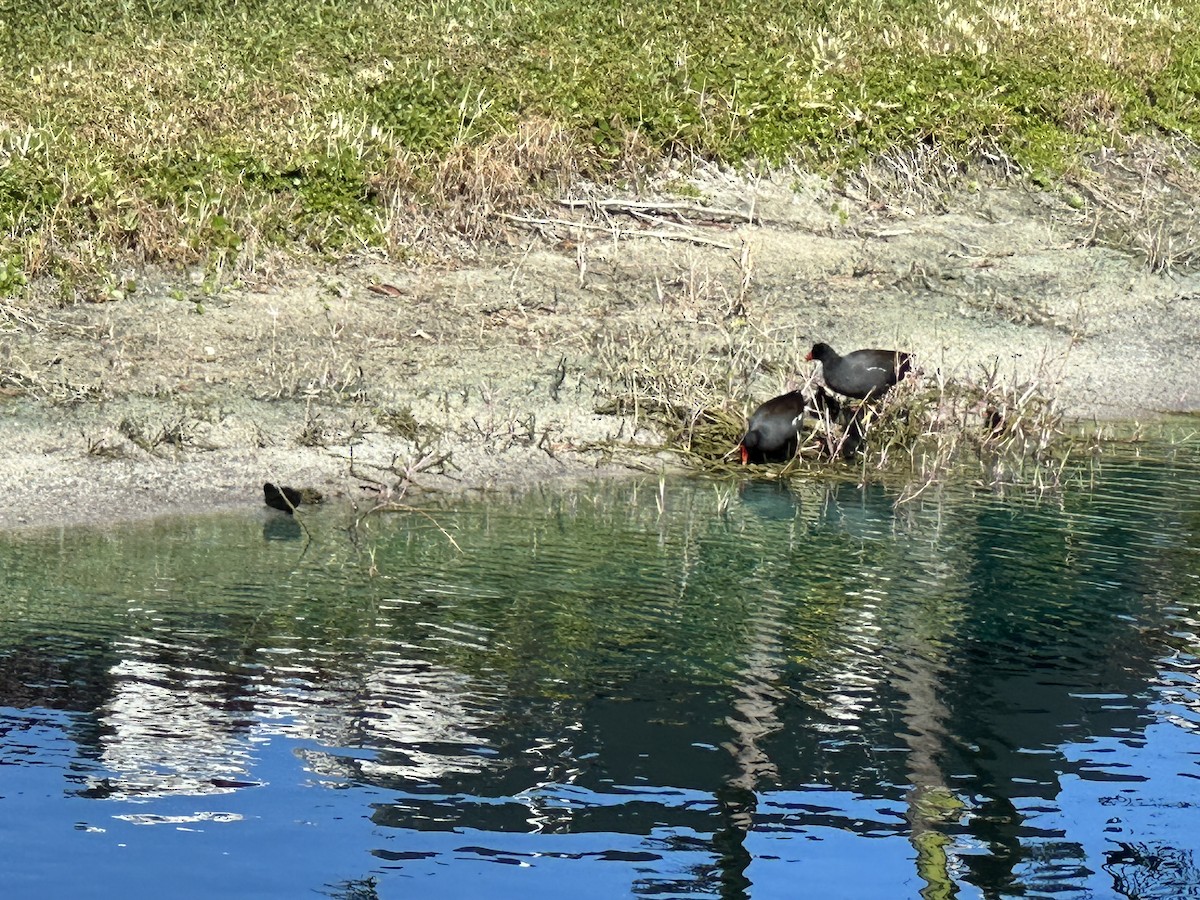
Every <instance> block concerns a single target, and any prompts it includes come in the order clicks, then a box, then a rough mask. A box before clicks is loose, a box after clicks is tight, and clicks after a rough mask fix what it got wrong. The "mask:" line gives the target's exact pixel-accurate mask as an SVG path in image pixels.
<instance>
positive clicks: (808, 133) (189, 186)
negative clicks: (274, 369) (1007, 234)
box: [0, 0, 1200, 296]
mask: <svg viewBox="0 0 1200 900" xmlns="http://www.w3.org/2000/svg"><path fill="white" fill-rule="evenodd" d="M1198 97H1200V3H1197V2H1195V0H1190V2H1189V0H1167V2H1161V3H1152V2H1145V0H1041V2H1036V3H1035V2H1030V0H1019V2H1007V0H1005V2H993V3H987V2H967V0H943V2H940V3H935V2H925V0H843V2H839V3H829V2H822V3H817V2H811V0H809V2H797V3H787V4H783V3H777V2H765V0H740V2H733V0H693V2H682V3H681V2H678V0H671V2H662V0H647V2H644V3H640V4H599V3H597V4H588V3H563V2H553V0H527V2H500V0H457V2H421V3H414V2H405V0H392V2H388V0H346V2H341V0H338V2H334V0H325V2H317V0H314V2H307V3H304V2H296V0H289V2H284V0H257V2H246V0H241V2H239V0H137V2H134V0H83V2H74V0H72V2H66V0H50V2H47V0H7V2H6V3H5V4H4V8H3V10H2V14H0V261H3V262H2V263H0V295H3V294H5V293H14V292H17V291H20V290H22V289H24V287H25V285H26V284H27V281H28V279H30V278H33V277H36V276H42V275H47V274H50V275H54V276H57V278H58V279H59V281H60V283H61V284H62V285H63V287H64V292H65V293H66V294H67V295H68V296H70V295H72V293H73V292H74V290H75V289H76V287H78V288H79V290H80V291H81V292H82V295H83V296H88V287H87V286H88V285H91V284H95V283H100V282H102V281H103V280H104V279H106V278H111V273H112V272H114V271H115V270H117V269H119V268H120V267H122V266H127V265H131V264H133V265H137V264H142V263H158V264H167V265H196V264H202V265H206V266H209V267H213V268H223V267H225V266H229V265H236V266H247V265H252V264H253V262H254V260H256V259H258V258H260V256H261V253H262V252H263V251H264V250H265V249H268V248H283V249H285V250H290V251H300V252H316V253H324V254H332V255H337V254H343V253H346V252H353V251H355V250H357V249H361V248H364V247H371V248H381V249H383V250H384V251H387V252H389V253H393V254H398V255H399V254H403V253H405V252H406V250H407V249H408V247H409V246H410V245H411V242H412V240H413V235H414V234H415V233H417V231H418V230H419V229H418V225H417V223H418V222H425V221H428V219H429V218H430V217H433V218H434V219H435V220H436V221H438V222H440V223H441V224H442V225H444V226H446V227H448V228H451V229H458V230H460V231H464V232H466V233H468V234H469V235H472V236H478V235H479V234H481V233H485V232H486V230H487V228H486V225H487V219H488V216H489V214H490V212H491V210H492V209H494V208H503V207H505V206H506V205H512V204H514V203H518V202H520V201H522V200H523V199H526V198H528V197H530V196H535V195H537V193H538V192H539V191H545V190H546V189H548V188H552V187H555V186H557V185H559V184H560V183H561V181H562V180H563V179H569V178H570V177H574V176H576V175H578V174H584V175H587V176H589V177H593V178H600V179H604V178H620V177H622V176H623V175H626V174H628V173H629V171H630V169H631V168H634V167H638V166H647V165H649V166H653V165H655V164H656V162H657V161H658V160H661V159H663V158H683V159H700V160H710V161H716V162H721V163H729V164H738V163H744V162H747V161H756V162H766V163H770V164H780V163H784V162H795V163H798V164H800V165H803V166H807V167H814V168H818V169H821V170H823V171H828V172H837V171H848V170H852V169H853V168H855V167H857V166H859V165H860V164H862V163H863V162H865V161H867V160H869V159H871V158H873V157H877V156H879V155H880V154H886V153H889V152H893V151H896V150H901V151H903V150H907V149H911V148H914V147H919V146H934V147H937V148H939V149H941V150H943V151H945V152H948V153H950V154H951V155H952V156H953V157H955V158H958V159H961V160H963V161H964V162H967V163H969V162H971V161H972V160H974V159H976V158H978V157H979V155H980V154H983V153H990V154H997V153H998V154H1003V155H1004V156H1005V157H1007V158H1008V159H1010V160H1012V161H1014V162H1015V163H1016V164H1017V165H1018V166H1020V167H1021V168H1022V169H1023V170H1024V171H1026V172H1027V173H1029V174H1030V175H1033V176H1035V177H1042V176H1044V175H1046V174H1049V175H1051V176H1053V175H1054V174H1055V173H1059V172H1062V171H1064V170H1066V169H1068V168H1070V167H1071V166H1072V165H1075V163H1076V161H1077V160H1078V158H1079V154H1081V153H1082V152H1085V151H1087V150H1090V149H1093V148H1096V147H1099V146H1102V145H1111V144H1114V143H1119V142H1120V141H1121V140H1122V139H1124V137H1126V136H1128V135H1131V134H1137V133H1144V132H1147V131H1150V132H1165V133H1167V134H1178V135H1184V136H1187V137H1189V138H1191V139H1200V99H1198Z"/></svg>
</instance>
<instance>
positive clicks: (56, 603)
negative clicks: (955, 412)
mask: <svg viewBox="0 0 1200 900" xmlns="http://www.w3.org/2000/svg"><path fill="white" fill-rule="evenodd" d="M723 490H726V488H722V487H715V486H714V485H712V484H710V483H707V482H703V481H693V480H685V479H678V480H672V481H669V482H667V483H666V485H665V486H664V489H663V492H662V496H661V497H660V496H659V486H658V483H657V482H652V483H644V484H640V485H630V484H628V483H626V484H601V485H595V486H591V487H588V488H585V489H582V490H578V491H574V492H562V491H559V490H547V491H544V492H540V493H536V494H534V495H532V496H529V497H527V498H524V499H522V500H519V501H516V502H493V503H490V504H477V505H464V506H462V507H458V508H452V509H437V510H433V511H432V518H427V517H425V516H422V515H418V514H397V515H393V516H390V517H388V518H382V519H374V520H372V521H370V522H369V523H368V525H367V526H366V527H365V528H362V529H359V530H358V531H357V532H349V531H347V530H346V528H345V526H346V524H347V519H346V517H345V515H344V514H343V513H339V512H336V511H332V510H329V511H319V512H317V513H314V514H313V515H312V516H310V517H309V519H308V522H309V528H310V531H311V532H312V534H311V541H309V540H307V539H306V538H305V535H304V534H303V533H302V532H301V531H300V530H299V528H298V527H297V526H295V524H294V523H292V522H290V521H289V520H287V519H286V518H284V517H282V516H279V515H276V514H274V513H270V512H268V511H265V510H264V511H263V512H262V513H258V512H255V513H253V514H248V515H246V516H240V517H238V516H233V517H228V516H227V517H208V518H196V519H188V520H181V521H176V522H171V523H166V524H161V523H160V524H158V525H155V526H153V527H148V526H137V527H122V528H113V529H107V530H86V529H71V530H65V531H60V532H54V533H46V532H41V533H26V534H16V535H3V536H0V559H2V562H3V584H2V587H0V690H2V694H0V860H3V862H2V864H0V896H3V897H5V898H25V897H30V898H32V897H38V898H41V897H72V898H87V897H98V898H100V897H102V898H110V897H116V896H120V897H126V898H138V897H155V898H158V897H164V896H169V897H173V898H190V897H197V898H201V897H203V898H208V897H214V896H237V897H263V898H276V897H278V898H293V897H303V896H322V895H323V896H331V897H344V898H373V897H380V898H401V897H404V898H407V897H420V898H452V897H463V898H466V897H471V898H476V897H488V898H506V897H513V898H542V897H546V898H551V897H553V898H558V897H570V898H572V900H583V898H614V897H628V896H642V895H645V896H653V897H657V898H665V897H685V896H686V897H689V898H694V897H727V898H740V897H751V898H758V900H762V898H774V897H796V896H801V897H807V896H811V897H820V898H854V900H861V898H887V900H895V898H908V897H912V898H916V897H924V898H927V900H929V898H950V897H962V898H969V897H988V898H992V897H1007V896H1025V897H1051V896H1053V897H1067V898H1081V900H1082V898H1093V897H1128V898H1133V897H1137V898H1152V897H1158V898H1186V897H1200V871H1198V870H1197V858H1196V853H1197V849H1198V847H1200V837H1197V836H1196V829H1195V822H1196V821H1198V820H1200V819H1198V818H1197V811H1196V809H1195V806H1196V805H1197V803H1200V784H1198V779H1200V735H1198V734H1197V728H1198V726H1200V691H1198V689H1197V688H1198V686H1197V671H1198V666H1200V661H1198V657H1197V654H1198V650H1200V638H1198V637H1197V633H1198V632H1200V448H1198V447H1197V446H1196V445H1194V444H1193V445H1191V446H1184V447H1182V448H1179V447H1176V448H1174V449H1171V448H1143V455H1142V456H1141V458H1137V457H1135V456H1134V455H1133V454H1126V455H1125V458H1121V459H1113V460H1110V461H1109V462H1108V463H1107V465H1106V466H1105V467H1104V469H1103V472H1102V474H1101V476H1100V478H1099V480H1098V481H1097V482H1096V483H1095V484H1094V485H1089V486H1086V487H1082V486H1080V487H1073V488H1070V489H1068V490H1066V491H1064V492H1063V493H1061V494H1058V495H1047V496H1044V497H1042V498H1041V499H1031V498H1028V497H1009V498H1004V497H998V496H995V495H991V494H988V493H979V494H974V493H972V492H970V491H968V490H966V489H943V490H938V491H935V490H932V489H931V490H930V491H927V492H926V493H925V494H922V495H921V496H920V497H919V498H917V499H916V500H915V501H912V502H910V503H906V504H901V505H897V504H896V503H895V501H894V497H893V496H892V495H890V494H889V493H888V492H887V491H885V490H884V489H882V488H878V487H872V488H867V489H865V490H860V489H859V488H857V487H856V486H854V485H829V484H818V483H806V484H800V485H796V486H794V487H793V489H791V490H785V489H780V488H778V487H777V486H774V485H770V484H754V483H751V484H746V485H743V486H742V487H741V489H740V490H737V491H735V492H734V493H733V494H732V496H731V497H729V498H723V497H722V493H721V492H722V491H723ZM723 499H728V500H729V503H728V509H727V511H725V512H724V513H722V511H721V507H722V502H723ZM660 503H662V505H663V510H662V511H661V513H660V510H659V505H660ZM440 529H445V530H446V531H447V532H449V533H450V534H451V535H452V536H453V538H454V541H455V542H456V543H457V548H456V546H455V544H454V543H451V541H449V540H448V539H447V537H446V536H445V534H443V532H442V531H441V530H440Z"/></svg>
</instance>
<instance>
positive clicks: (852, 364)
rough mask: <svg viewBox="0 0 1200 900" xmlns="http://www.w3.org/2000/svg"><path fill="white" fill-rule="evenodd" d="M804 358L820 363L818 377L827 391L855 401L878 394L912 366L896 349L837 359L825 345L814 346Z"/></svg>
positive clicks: (905, 356)
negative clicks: (822, 380)
mask: <svg viewBox="0 0 1200 900" xmlns="http://www.w3.org/2000/svg"><path fill="white" fill-rule="evenodd" d="M805 358H806V359H808V360H814V359H815V360H817V362H819V363H820V364H821V376H822V377H823V378H824V379H825V384H826V386H827V387H828V388H829V389H830V390H833V391H837V393H839V394H842V395H843V396H845V397H855V398H857V399H859V400H863V399H866V398H867V397H878V396H880V395H882V394H883V393H884V392H885V391H887V389H888V388H890V387H891V386H892V385H893V384H895V383H896V382H897V381H899V380H900V379H901V378H903V377H904V376H905V375H907V374H908V370H909V368H910V367H911V365H912V357H911V356H909V354H907V353H903V352H901V351H899V350H855V351H854V352H853V353H847V354H846V355H845V356H838V354H837V351H836V350H834V349H833V348H832V347H830V346H829V345H828V344H814V345H813V348H812V350H811V351H810V352H809V354H808V356H807V357H805Z"/></svg>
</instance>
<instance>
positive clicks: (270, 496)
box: [263, 481, 304, 516]
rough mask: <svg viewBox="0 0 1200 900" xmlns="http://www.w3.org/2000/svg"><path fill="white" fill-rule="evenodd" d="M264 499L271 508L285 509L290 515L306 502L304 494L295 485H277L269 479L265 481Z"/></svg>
mask: <svg viewBox="0 0 1200 900" xmlns="http://www.w3.org/2000/svg"><path fill="white" fill-rule="evenodd" d="M263 501H264V502H265V503H266V504H267V506H269V507H271V509H280V510H283V511H284V512H285V513H287V514H288V515H289V516H290V515H291V514H292V512H293V510H295V508H296V507H297V506H299V505H300V504H301V503H303V502H304V494H303V493H301V492H300V491H299V490H297V489H296V488H294V487H285V486H282V485H281V486H279V487H276V486H275V485H273V484H271V482H269V481H267V482H264V483H263Z"/></svg>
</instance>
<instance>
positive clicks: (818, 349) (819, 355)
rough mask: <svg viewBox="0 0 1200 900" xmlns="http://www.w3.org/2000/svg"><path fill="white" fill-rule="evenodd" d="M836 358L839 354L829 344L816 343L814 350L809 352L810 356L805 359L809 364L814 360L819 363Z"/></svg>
mask: <svg viewBox="0 0 1200 900" xmlns="http://www.w3.org/2000/svg"><path fill="white" fill-rule="evenodd" d="M835 356H837V354H836V353H835V352H834V350H833V348H832V347H830V346H829V345H828V344H825V343H816V344H813V348H812V349H811V350H809V351H808V356H806V357H804V358H805V359H806V360H808V361H809V362H812V361H813V360H814V359H815V360H817V361H818V362H824V361H825V360H827V359H831V358H832V357H835Z"/></svg>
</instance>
